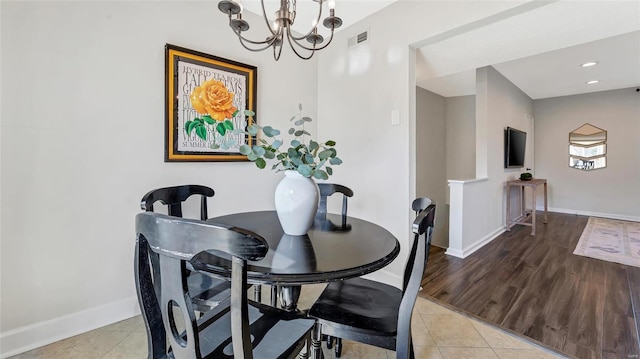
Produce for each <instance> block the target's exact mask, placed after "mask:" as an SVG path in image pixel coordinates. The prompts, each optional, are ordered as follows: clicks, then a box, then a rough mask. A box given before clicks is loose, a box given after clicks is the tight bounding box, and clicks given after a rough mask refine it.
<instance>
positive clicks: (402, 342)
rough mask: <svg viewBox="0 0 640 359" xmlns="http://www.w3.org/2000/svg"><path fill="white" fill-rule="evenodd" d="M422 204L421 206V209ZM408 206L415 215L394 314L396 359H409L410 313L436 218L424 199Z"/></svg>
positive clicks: (433, 207) (427, 256)
mask: <svg viewBox="0 0 640 359" xmlns="http://www.w3.org/2000/svg"><path fill="white" fill-rule="evenodd" d="M422 205H424V206H425V207H424V208H421V206H422ZM412 207H413V209H414V210H416V211H417V212H418V215H417V217H416V219H415V220H414V221H413V225H412V231H413V234H414V236H413V241H412V243H411V251H410V252H409V257H408V259H407V265H406V267H405V271H404V277H403V287H402V301H401V302H400V309H399V313H398V332H397V337H396V356H397V357H398V358H409V353H410V351H411V349H410V348H411V312H412V311H413V306H414V305H415V302H416V298H417V296H418V291H419V290H420V282H421V281H422V277H423V275H424V272H425V268H426V267H427V260H428V259H429V248H430V247H431V235H432V233H433V226H434V223H435V216H436V205H435V203H432V201H431V200H430V199H428V198H418V199H416V200H415V201H414V202H413V205H412Z"/></svg>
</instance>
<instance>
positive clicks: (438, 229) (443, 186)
mask: <svg viewBox="0 0 640 359" xmlns="http://www.w3.org/2000/svg"><path fill="white" fill-rule="evenodd" d="M445 101H446V99H445V98H444V97H442V96H440V95H438V94H435V93H433V92H431V91H428V90H425V89H422V88H420V87H417V88H416V134H415V136H416V193H417V196H418V197H422V196H424V197H429V198H431V200H432V201H435V202H436V225H435V228H434V231H433V238H432V243H433V245H436V246H438V247H443V248H446V247H448V246H449V233H448V232H449V231H448V227H449V220H448V218H449V213H448V211H447V206H446V195H447V176H446V157H447V154H446V138H447V136H446V111H445V108H446V107H445Z"/></svg>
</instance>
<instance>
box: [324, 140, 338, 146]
mask: <svg viewBox="0 0 640 359" xmlns="http://www.w3.org/2000/svg"><path fill="white" fill-rule="evenodd" d="M324 144H325V145H327V146H335V145H336V141H331V140H329V141H327V142H325V143H324Z"/></svg>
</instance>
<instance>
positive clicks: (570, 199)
mask: <svg viewBox="0 0 640 359" xmlns="http://www.w3.org/2000/svg"><path fill="white" fill-rule="evenodd" d="M534 117H535V132H536V136H535V139H536V143H535V148H536V158H535V162H536V163H535V165H536V177H540V178H547V179H548V181H549V206H550V207H552V209H553V210H554V211H561V212H568V213H581V214H594V215H598V214H600V215H606V216H609V217H620V218H628V219H635V220H640V94H639V93H637V92H636V91H635V88H628V89H621V90H613V91H603V92H595V93H590V94H584V95H575V96H564V97H555V98H549V99H542V100H536V101H534ZM585 123H590V124H592V125H594V126H597V127H600V128H602V129H604V130H606V131H607V167H606V168H603V169H599V170H593V171H589V172H583V171H580V170H577V169H573V168H570V167H569V165H568V164H569V158H568V146H569V143H568V138H569V132H571V131H573V130H575V129H576V128H578V127H580V126H582V125H583V124H585ZM538 203H540V202H538Z"/></svg>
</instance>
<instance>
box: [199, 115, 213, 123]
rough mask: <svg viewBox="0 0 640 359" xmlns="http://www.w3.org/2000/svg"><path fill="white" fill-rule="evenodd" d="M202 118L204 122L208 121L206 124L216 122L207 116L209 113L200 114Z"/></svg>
mask: <svg viewBox="0 0 640 359" xmlns="http://www.w3.org/2000/svg"><path fill="white" fill-rule="evenodd" d="M202 119H203V120H204V122H206V123H208V124H210V125H213V124H214V123H216V121H214V120H213V119H212V118H211V116H209V115H204V116H202Z"/></svg>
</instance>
